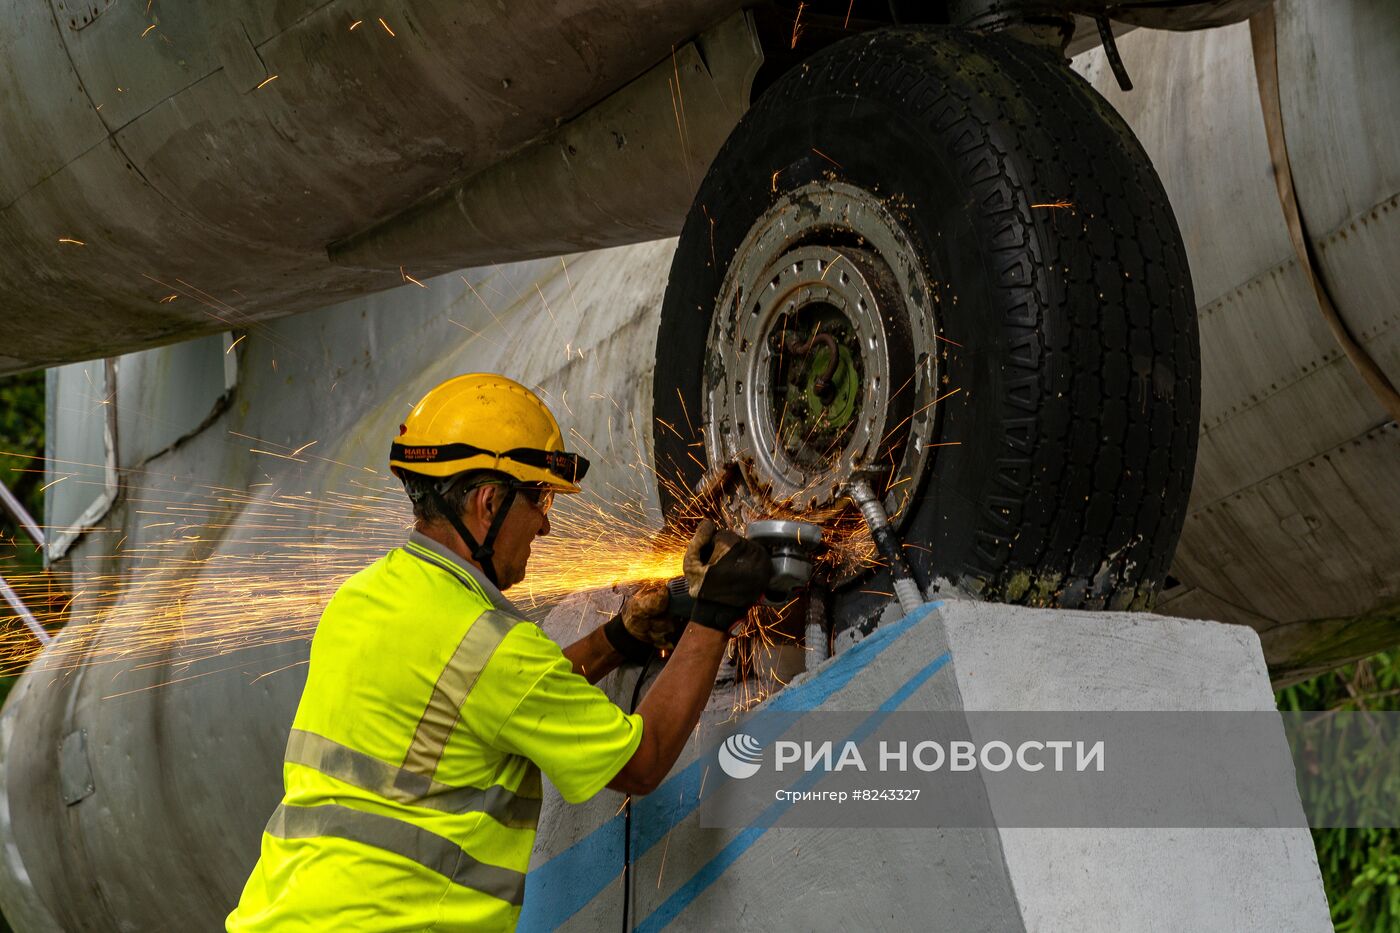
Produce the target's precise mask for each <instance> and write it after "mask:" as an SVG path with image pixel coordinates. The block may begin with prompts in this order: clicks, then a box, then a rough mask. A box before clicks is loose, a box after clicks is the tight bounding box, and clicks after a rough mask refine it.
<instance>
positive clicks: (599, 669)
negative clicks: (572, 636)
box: [564, 625, 622, 684]
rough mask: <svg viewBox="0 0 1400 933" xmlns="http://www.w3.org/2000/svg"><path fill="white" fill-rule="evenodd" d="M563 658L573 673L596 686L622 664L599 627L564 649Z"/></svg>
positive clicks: (619, 656) (620, 657) (618, 655)
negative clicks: (572, 668)
mask: <svg viewBox="0 0 1400 933" xmlns="http://www.w3.org/2000/svg"><path fill="white" fill-rule="evenodd" d="M564 657H566V658H568V659H569V663H570V664H572V665H573V666H574V673H575V674H582V675H583V676H584V677H586V678H588V682H589V683H590V684H596V683H597V682H598V681H600V680H602V679H603V678H604V677H606V676H608V675H609V674H611V673H612V672H613V671H614V670H616V669H617V666H618V665H619V664H621V663H622V655H620V654H618V653H617V651H616V649H614V648H613V646H612V645H611V644H610V643H609V642H608V639H607V636H606V635H604V634H603V627H602V626H601V625H600V626H598V627H597V628H595V629H594V630H593V631H591V632H589V633H588V634H587V635H585V636H583V637H582V638H580V639H579V640H578V641H576V642H574V643H573V644H572V645H570V646H569V647H567V648H565V649H564Z"/></svg>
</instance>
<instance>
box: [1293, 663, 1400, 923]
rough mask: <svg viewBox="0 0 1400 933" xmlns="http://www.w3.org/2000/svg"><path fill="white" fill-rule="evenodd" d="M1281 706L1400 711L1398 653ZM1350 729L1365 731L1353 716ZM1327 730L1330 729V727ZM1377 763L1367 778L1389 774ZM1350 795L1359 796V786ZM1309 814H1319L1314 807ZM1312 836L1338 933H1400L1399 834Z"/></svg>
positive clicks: (1317, 680)
mask: <svg viewBox="0 0 1400 933" xmlns="http://www.w3.org/2000/svg"><path fill="white" fill-rule="evenodd" d="M1278 708H1279V709H1280V710H1285V711H1295V710H1296V711H1303V710H1339V711H1365V710H1370V711H1395V710H1400V652H1397V653H1393V654H1378V655H1375V656H1373V657H1370V658H1367V659H1365V660H1364V661H1358V662H1357V663H1355V664H1351V665H1348V666H1346V667H1343V668H1340V669H1338V670H1335V671H1330V672H1328V673H1326V674H1322V675H1320V676H1318V677H1314V678H1313V679H1312V680H1308V681H1304V682H1303V683H1300V684H1295V685H1293V686H1291V687H1286V688H1284V689H1283V690H1280V691H1279V693H1278ZM1352 725H1354V726H1357V727H1361V726H1364V722H1362V721H1361V720H1359V719H1358V718H1357V717H1352ZM1323 727H1324V728H1330V727H1331V723H1324V724H1323ZM1379 751H1380V752H1382V753H1384V752H1385V751H1387V750H1386V749H1384V748H1383V747H1382V748H1380V749H1379ZM1363 764H1364V763H1363ZM1374 764H1375V767H1373V768H1370V769H1365V768H1363V769H1362V773H1363V774H1366V775H1367V777H1368V779H1374V780H1381V779H1382V778H1385V777H1388V776H1389V774H1388V772H1390V771H1391V770H1392V768H1389V767H1383V766H1382V761H1381V760H1379V759H1378V760H1377V761H1376V762H1375V763H1374ZM1368 772H1369V773H1368ZM1350 791H1351V793H1353V794H1356V793H1358V789H1357V788H1355V787H1352V788H1350ZM1306 792H1307V791H1306V790H1305V791H1304V793H1306ZM1360 793H1362V794H1364V790H1362V791H1360ZM1309 811H1310V812H1315V810H1314V808H1313V807H1312V806H1310V807H1309ZM1312 835H1313V843H1314V844H1315V845H1316V846H1317V861H1318V866H1319V867H1320V868H1321V870H1322V883H1323V886H1324V887H1325V888H1326V890H1327V900H1328V902H1329V903H1330V904H1331V910H1332V923H1333V924H1334V925H1335V927H1336V929H1337V931H1338V933H1379V931H1400V830H1395V829H1377V828H1361V829H1315V830H1313V831H1312Z"/></svg>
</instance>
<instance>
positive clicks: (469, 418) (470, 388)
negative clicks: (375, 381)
mask: <svg viewBox="0 0 1400 933" xmlns="http://www.w3.org/2000/svg"><path fill="white" fill-rule="evenodd" d="M389 467H390V469H392V470H393V471H394V472H395V473H396V474H397V473H399V472H400V471H404V472H409V473H418V474H421V475H424V476H437V477H447V476H453V475H456V474H457V473H462V472H465V471H467V470H496V471H497V472H500V473H505V474H506V475H507V476H512V477H514V478H515V479H517V480H519V481H520V482H522V483H539V484H540V485H543V486H548V487H549V488H551V489H553V490H554V491H555V492H578V491H579V486H578V484H579V482H580V481H581V480H582V479H583V477H584V474H586V473H587V472H588V461H587V460H585V459H584V458H583V457H581V456H579V455H578V454H572V453H569V452H568V451H566V450H564V438H563V435H562V434H561V433H560V431H559V422H557V421H555V420H554V415H553V414H551V413H550V411H549V409H548V408H547V407H545V404H544V402H542V401H540V398H539V396H537V395H535V393H533V392H531V391H530V390H529V389H527V388H525V387H524V386H523V385H521V384H520V383H518V382H515V381H514V380H512V379H507V378H506V377H505V376H498V375H496V374H495V373H468V374H466V375H464V376H457V377H455V378H453V379H449V380H447V381H446V382H444V383H442V384H441V385H439V386H437V387H436V388H434V389H433V390H432V391H430V392H429V393H428V394H427V395H425V396H423V400H422V401H421V402H419V403H418V404H417V405H415V406H414V407H413V411H411V412H409V415H408V418H407V419H405V420H404V423H403V424H401V425H400V426H399V436H398V438H397V439H395V441H394V443H393V445H392V446H391V448H390V451H389Z"/></svg>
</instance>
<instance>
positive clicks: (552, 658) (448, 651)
mask: <svg viewBox="0 0 1400 933" xmlns="http://www.w3.org/2000/svg"><path fill="white" fill-rule="evenodd" d="M389 462H390V465H391V469H392V470H393V472H394V473H395V474H396V475H397V476H398V477H399V479H400V480H402V481H403V484H404V487H405V490H406V491H407V493H408V497H409V499H410V500H411V502H412V505H413V514H414V528H413V531H412V533H411V534H410V535H409V538H408V542H407V543H406V544H405V545H404V546H403V547H400V548H398V549H396V550H393V551H391V552H390V553H389V554H388V555H387V556H385V557H382V558H380V559H379V560H378V561H376V562H375V563H373V564H371V565H370V566H369V567H367V568H365V569H364V570H361V571H360V572H359V573H357V574H355V575H354V576H352V577H351V578H350V579H349V580H347V581H346V582H345V583H344V584H343V585H342V586H341V587H340V589H339V590H338V591H337V592H336V593H335V595H334V596H333V597H332V598H331V600H330V603H329V604H328V605H327V606H326V609H325V612H324V614H323V615H322V616H321V621H320V624H319V625H318V626H317V628H316V634H315V637H314V638H313V639H312V642H311V661H310V665H309V667H308V669H307V678H306V686H305V688H304V689H303V691H302V696H301V702H300V704H299V705H298V707H297V712H296V718H295V720H294V721H293V723H292V729H291V735H290V737H289V739H288V742H287V752H286V760H285V762H284V765H283V778H284V783H285V795H284V796H283V798H282V803H281V805H280V806H279V807H278V808H277V810H276V812H274V813H273V815H272V818H271V820H269V822H268V824H267V828H266V830H265V831H264V832H263V836H262V849H261V855H260V858H259V859H258V862H257V864H256V865H255V866H254V868H253V871H252V875H251V876H250V877H249V879H248V882H247V884H246V885H245V887H244V889H243V895H242V898H241V900H240V901H239V903H238V906H237V907H236V908H235V909H234V910H233V912H232V913H231V914H230V915H229V917H228V921H227V929H228V930H229V931H231V933H234V931H236V933H242V931H276V933H289V931H312V930H314V931H329V930H335V931H351V930H355V931H388V930H402V931H408V930H438V931H458V930H473V931H474V930H512V929H514V927H515V924H516V921H517V919H518V918H519V916H520V908H521V904H522V901H523V898H524V893H525V873H526V869H527V868H528V867H529V861H530V851H531V848H532V846H533V843H534V839H535V826H536V821H537V819H538V816H539V811H540V800H541V781H540V774H541V772H543V773H544V775H545V776H546V777H548V778H549V780H550V782H551V783H552V784H553V785H554V786H555V787H556V788H557V789H558V791H559V793H560V795H561V796H562V797H563V798H564V799H565V800H566V801H569V802H570V803H579V802H582V801H584V800H587V799H589V798H590V797H592V796H593V795H595V794H597V793H598V792H599V791H601V790H602V789H603V788H604V787H608V788H611V789H613V790H616V791H618V792H620V793H623V794H646V793H648V792H650V791H651V790H653V789H655V788H656V787H657V785H658V784H659V783H660V782H661V781H662V779H663V778H665V776H666V774H667V773H668V772H669V771H670V769H671V767H672V766H673V765H674V764H675V762H676V759H677V757H678V756H679V755H680V752H681V749H682V747H683V746H684V745H685V743H686V740H687V739H688V738H689V736H690V734H691V732H692V731H693V730H694V728H695V725H696V723H697V721H698V720H699V717H700V712H701V710H702V709H704V707H705V703H706V701H707V700H708V699H709V696H710V691H711V689H712V687H713V686H714V681H715V674H716V671H717V670H718V667H719V663H720V659H721V656H722V655H723V653H724V649H725V645H726V643H727V640H728V636H729V630H730V628H731V627H732V626H733V625H735V624H736V623H737V622H738V621H739V620H740V619H741V618H742V617H743V616H744V615H745V614H746V612H747V610H748V608H749V606H751V605H752V604H753V603H755V602H756V601H757V600H758V599H759V598H760V596H761V594H762V592H763V589H764V586H765V585H766V583H767V582H768V575H769V569H768V568H769V560H768V556H767V554H766V552H765V551H764V550H763V548H762V547H761V546H759V545H757V544H755V543H753V542H750V541H747V540H745V539H744V538H742V537H740V536H738V535H736V534H734V533H733V532H729V531H717V530H716V528H715V526H714V525H713V523H710V522H704V523H702V524H701V526H700V528H699V529H698V530H697V531H696V533H695V536H694V538H693V539H692V540H691V542H690V546H689V548H688V549H687V552H686V555H685V558H684V562H683V565H684V570H685V576H686V581H687V585H688V587H689V589H690V592H691V595H692V596H693V597H694V598H695V600H696V603H695V605H696V608H695V610H694V611H693V612H692V613H691V621H690V622H689V623H688V624H685V625H684V627H683V629H682V630H681V631H680V632H675V631H673V630H672V626H673V623H672V622H671V621H670V620H669V618H668V617H667V616H666V614H665V609H666V602H665V598H664V595H658V592H657V591H656V590H651V591H649V592H648V593H646V594H643V597H642V598H636V599H632V600H630V601H629V602H628V603H627V604H626V605H624V608H623V610H622V612H621V613H620V614H619V615H618V616H615V617H614V618H613V619H611V620H609V621H608V622H607V623H605V624H603V625H601V626H599V627H598V628H597V629H595V630H594V631H592V632H590V633H589V634H587V635H585V636H584V637H583V638H581V639H579V640H578V641H576V642H574V643H573V644H571V645H569V646H568V647H567V648H563V649H561V648H560V647H559V646H558V645H557V644H555V642H553V641H552V640H550V638H548V637H547V636H546V635H545V634H544V632H543V631H541V630H540V628H539V627H538V626H536V625H535V624H534V623H533V622H529V621H526V620H525V619H524V617H523V616H522V615H521V614H520V612H519V611H518V610H517V609H515V607H514V606H512V605H511V603H510V602H509V601H508V600H507V599H506V597H505V596H504V595H502V591H503V590H506V589H509V588H510V587H511V586H513V585H514V584H516V583H519V582H520V581H521V580H522V579H524V577H525V573H526V564H527V562H528V560H529V557H530V544H531V542H532V541H533V539H534V538H535V537H536V536H537V535H546V534H549V530H550V528H549V510H550V505H551V504H552V502H553V500H554V496H555V495H556V494H560V493H576V492H578V491H579V488H580V487H579V482H580V481H581V480H583V478H584V474H585V473H586V472H587V470H588V461H587V460H585V459H584V458H583V457H581V456H578V455H577V454H573V453H569V452H566V451H565V449H564V443H563V438H562V436H561V434H560V431H559V425H558V423H557V422H556V421H555V419H554V416H553V415H552V414H551V413H550V411H549V409H548V408H547V407H546V406H545V405H544V403H543V402H542V401H540V399H539V398H538V397H537V396H536V395H535V394H534V393H533V392H531V391H530V390H528V389H526V388H525V387H524V386H522V385H520V384H518V383H516V382H513V381H511V380H510V379H507V378H505V377H503V376H498V375H494V374H483V373H474V374H470V375H465V376H458V377H456V378H455V379H450V380H448V381H447V382H444V383H443V384H441V385H439V386H438V387H436V388H434V389H433V390H432V391H430V392H429V393H428V394H427V395H426V396H425V397H424V398H423V400H422V401H421V402H419V403H418V405H417V406H416V407H414V409H413V410H412V412H411V413H410V414H409V416H408V418H407V419H406V420H405V421H404V423H403V425H402V426H400V428H399V437H398V438H397V439H396V440H395V441H394V443H393V445H392V449H391V453H390V460H389ZM672 639H674V640H675V641H676V645H675V650H674V651H673V652H672V653H671V655H670V656H669V658H668V660H667V661H666V664H665V667H664V668H663V669H662V670H661V673H660V675H659V676H658V677H657V679H656V682H655V684H654V685H653V687H652V689H651V690H650V691H649V692H648V693H647V694H646V696H645V697H644V698H643V700H642V702H641V704H640V706H639V707H638V709H637V711H636V713H635V714H627V713H624V712H623V711H622V710H621V709H619V708H618V706H617V705H616V704H614V703H613V702H612V701H611V700H609V699H608V697H607V695H606V694H605V693H603V691H602V690H600V689H599V688H598V687H596V686H594V684H595V683H596V682H597V681H598V680H599V679H600V678H602V677H603V676H604V675H606V674H607V673H608V672H610V671H612V670H614V669H615V668H617V667H618V666H619V665H620V664H621V663H623V662H624V661H625V660H632V661H640V660H642V659H644V658H646V657H647V656H648V655H649V654H650V653H651V652H652V651H653V646H654V644H655V643H657V642H667V643H668V642H669V641H671V640H672Z"/></svg>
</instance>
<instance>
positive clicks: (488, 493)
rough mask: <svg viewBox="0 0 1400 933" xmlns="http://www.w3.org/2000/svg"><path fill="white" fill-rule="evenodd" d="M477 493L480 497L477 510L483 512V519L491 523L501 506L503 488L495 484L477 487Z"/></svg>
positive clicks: (477, 501)
mask: <svg viewBox="0 0 1400 933" xmlns="http://www.w3.org/2000/svg"><path fill="white" fill-rule="evenodd" d="M476 492H477V495H479V496H480V498H479V499H477V500H476V504H477V508H478V509H480V510H481V517H482V518H485V519H487V520H488V521H489V520H490V519H492V518H494V517H495V515H496V509H498V508H500V506H501V501H500V495H501V487H500V486H497V485H496V484H495V483H487V484H486V485H485V486H479V487H477V490H476Z"/></svg>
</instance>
